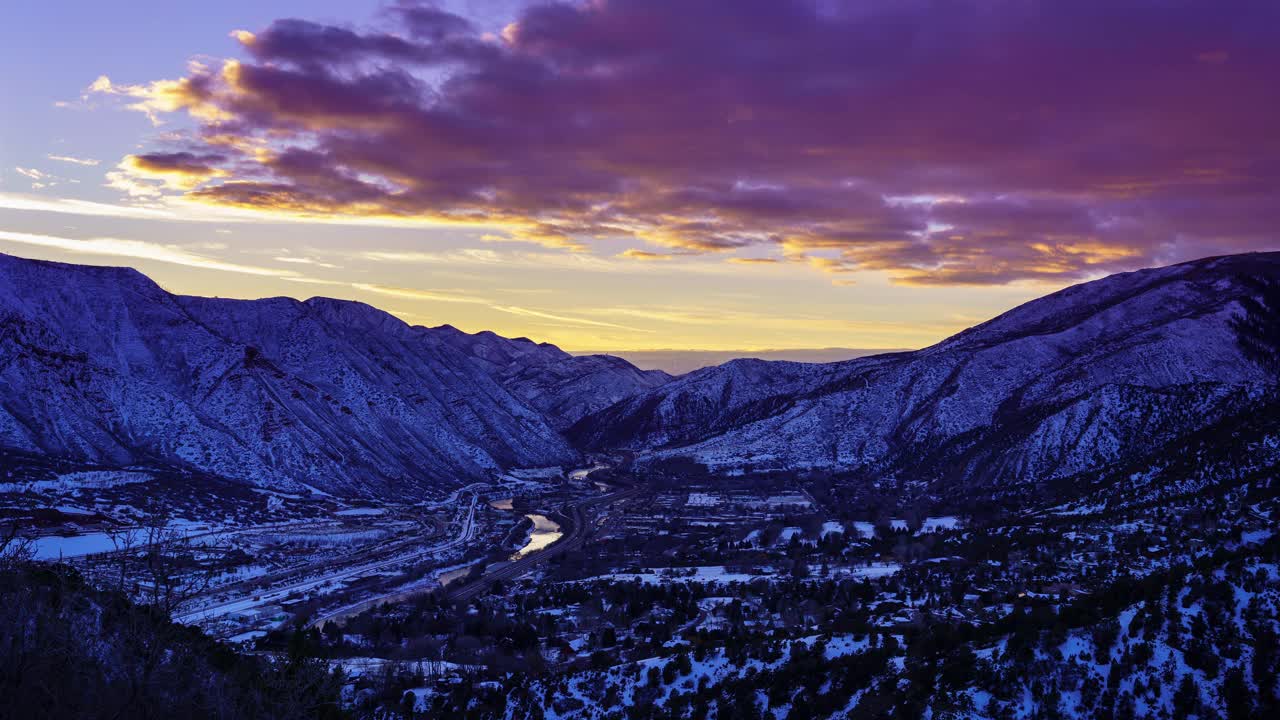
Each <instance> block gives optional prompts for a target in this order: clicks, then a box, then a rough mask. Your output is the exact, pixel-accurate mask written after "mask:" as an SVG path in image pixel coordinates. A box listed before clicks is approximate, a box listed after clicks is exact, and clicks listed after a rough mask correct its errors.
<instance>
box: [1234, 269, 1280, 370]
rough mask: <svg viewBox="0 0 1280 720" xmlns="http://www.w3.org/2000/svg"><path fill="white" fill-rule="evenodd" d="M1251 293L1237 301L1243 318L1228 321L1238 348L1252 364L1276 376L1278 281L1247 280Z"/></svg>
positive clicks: (1279, 356)
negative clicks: (1234, 334) (1242, 309)
mask: <svg viewBox="0 0 1280 720" xmlns="http://www.w3.org/2000/svg"><path fill="white" fill-rule="evenodd" d="M1245 285H1246V286H1247V287H1248V288H1249V289H1250V290H1251V291H1252V292H1253V293H1254V294H1253V295H1248V296H1245V297H1243V298H1241V299H1240V305H1241V307H1243V308H1244V314H1243V315H1237V316H1236V317H1233V318H1231V329H1232V330H1234V331H1235V333H1236V342H1238V343H1239V344H1240V349H1241V350H1243V351H1244V354H1245V355H1246V356H1247V357H1249V358H1250V359H1251V360H1253V361H1254V362H1256V363H1258V364H1259V365H1261V366H1263V367H1264V368H1267V369H1268V370H1270V371H1272V372H1274V373H1277V374H1280V281H1277V280H1268V279H1263V278H1247V279H1246V280H1245Z"/></svg>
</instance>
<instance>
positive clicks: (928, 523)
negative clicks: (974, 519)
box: [920, 515, 960, 533]
mask: <svg viewBox="0 0 1280 720" xmlns="http://www.w3.org/2000/svg"><path fill="white" fill-rule="evenodd" d="M958 527H960V518H958V517H956V516H954V515H945V516H943V517H931V518H925V521H924V525H923V526H922V527H921V528H920V532H926V533H931V532H941V531H943V530H955V529H956V528H958Z"/></svg>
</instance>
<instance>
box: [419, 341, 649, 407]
mask: <svg viewBox="0 0 1280 720" xmlns="http://www.w3.org/2000/svg"><path fill="white" fill-rule="evenodd" d="M429 332H431V333H433V334H435V335H436V336H437V337H439V338H440V340H441V341H442V342H445V343H448V344H450V345H452V346H453V347H455V348H457V349H458V350H459V351H461V352H462V353H464V354H466V355H467V356H469V357H471V358H472V359H474V360H475V361H476V362H477V363H479V364H480V365H481V367H483V368H484V370H485V372H487V373H488V374H489V375H490V376H491V377H493V378H495V379H497V380H498V382H500V383H501V384H502V385H503V387H505V388H507V389H508V390H510V391H511V392H513V393H514V394H515V395H516V396H517V397H519V398H520V399H522V400H524V401H525V402H527V403H528V404H529V405H530V406H532V407H534V408H537V409H538V410H539V411H540V412H542V413H543V414H544V415H546V416H547V418H548V420H549V421H550V422H551V424H552V425H553V426H554V427H556V428H557V429H564V428H567V427H568V426H570V425H572V424H573V423H575V422H577V421H578V420H580V419H582V418H583V417H585V416H587V415H589V414H591V413H594V412H597V411H599V410H603V409H604V408H606V407H608V406H610V405H612V404H614V403H616V402H618V401H619V400H622V399H624V398H627V397H630V396H632V395H634V394H636V393H637V392H639V391H641V390H648V389H652V388H656V387H658V386H660V385H664V384H666V383H667V382H670V380H671V376H670V375H668V374H667V373H665V372H663V371H661V370H640V369H639V368H637V367H636V366H634V365H632V364H631V363H629V362H627V361H626V360H623V359H622V358H619V357H614V356H612V355H570V354H569V353H567V352H565V351H563V350H561V349H560V348H558V347H556V346H555V345H552V344H550V343H535V342H534V341H532V340H530V339H528V338H523V337H521V338H514V339H510V340H509V339H507V338H504V337H501V336H499V335H496V334H494V333H492V332H490V331H488V330H485V331H483V332H478V333H476V334H474V335H470V334H467V333H464V332H462V331H461V330H458V329H457V328H454V327H453V326H450V325H441V326H439V327H436V328H430V330H429Z"/></svg>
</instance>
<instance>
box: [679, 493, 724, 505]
mask: <svg viewBox="0 0 1280 720" xmlns="http://www.w3.org/2000/svg"><path fill="white" fill-rule="evenodd" d="M686 504H687V505H688V506H689V507H715V506H717V505H719V504H720V498H719V497H718V496H716V495H713V494H711V493H703V492H692V493H689V500H688V502H687V503H686Z"/></svg>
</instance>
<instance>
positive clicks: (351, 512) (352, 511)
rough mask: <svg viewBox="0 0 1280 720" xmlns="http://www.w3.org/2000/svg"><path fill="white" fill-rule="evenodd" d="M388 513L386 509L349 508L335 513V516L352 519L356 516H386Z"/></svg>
mask: <svg viewBox="0 0 1280 720" xmlns="http://www.w3.org/2000/svg"><path fill="white" fill-rule="evenodd" d="M386 512H387V509H386V508H372V507H358V508H347V509H346V510H339V511H337V512H335V513H334V515H341V516H342V517H352V516H355V515H384V514H386Z"/></svg>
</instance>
